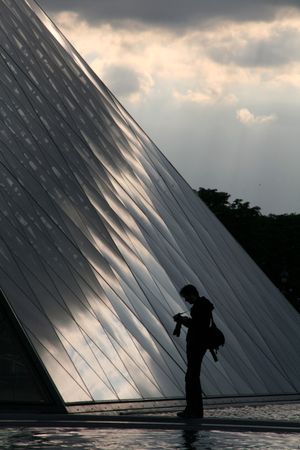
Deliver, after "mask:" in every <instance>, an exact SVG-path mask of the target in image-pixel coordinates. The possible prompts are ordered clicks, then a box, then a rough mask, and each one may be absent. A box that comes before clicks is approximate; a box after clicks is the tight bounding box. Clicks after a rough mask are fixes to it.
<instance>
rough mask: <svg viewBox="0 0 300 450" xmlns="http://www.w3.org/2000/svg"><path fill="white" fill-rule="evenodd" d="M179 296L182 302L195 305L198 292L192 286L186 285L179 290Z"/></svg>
mask: <svg viewBox="0 0 300 450" xmlns="http://www.w3.org/2000/svg"><path fill="white" fill-rule="evenodd" d="M179 294H180V297H182V298H184V300H185V301H186V302H188V303H190V304H191V305H192V304H193V303H195V301H196V300H197V298H199V292H198V291H197V289H196V288H195V286H193V285H192V284H187V285H186V286H183V288H182V289H180V292H179Z"/></svg>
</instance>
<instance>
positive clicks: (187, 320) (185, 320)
mask: <svg viewBox="0 0 300 450" xmlns="http://www.w3.org/2000/svg"><path fill="white" fill-rule="evenodd" d="M191 322H192V319H191V318H190V317H187V316H181V324H182V325H183V326H185V327H187V328H189V326H190V325H191Z"/></svg>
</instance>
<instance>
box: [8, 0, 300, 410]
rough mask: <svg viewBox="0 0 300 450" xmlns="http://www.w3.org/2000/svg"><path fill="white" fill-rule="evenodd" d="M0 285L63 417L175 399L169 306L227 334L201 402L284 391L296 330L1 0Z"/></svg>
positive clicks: (176, 354) (257, 277)
mask: <svg viewBox="0 0 300 450" xmlns="http://www.w3.org/2000/svg"><path fill="white" fill-rule="evenodd" d="M0 186H1V189H0V206H1V207H0V232H1V234H0V236H1V241H0V280H1V289H2V291H3V293H4V295H5V298H6V299H7V303H8V307H9V308H10V310H11V311H12V312H13V314H14V315H15V317H17V319H18V321H19V324H20V325H19V326H21V327H22V330H23V332H24V333H25V335H26V337H27V339H28V344H29V346H30V347H31V348H32V350H33V351H34V352H35V354H37V355H38V358H39V363H40V365H41V367H42V368H43V370H44V371H45V374H47V376H48V377H49V379H50V380H51V382H52V383H53V384H54V385H55V387H56V389H57V391H58V393H59V395H60V398H61V400H62V402H64V404H66V405H74V404H82V403H83V404H93V403H99V402H121V401H139V400H141V401H142V400H167V399H177V398H183V397H184V374H185V336H184V335H182V336H181V337H180V339H178V338H176V337H173V336H172V331H173V328H174V322H173V319H172V316H173V315H174V314H176V313H178V312H180V311H184V310H186V305H185V304H184V302H183V301H182V300H181V299H180V297H179V295H178V289H179V288H181V287H182V286H183V285H184V284H187V283H192V284H194V285H196V286H197V287H198V289H199V291H200V293H201V294H203V295H206V296H207V297H208V298H210V299H211V301H212V302H213V303H214V305H215V311H216V313H215V315H216V322H217V324H218V325H220V327H221V329H222V330H223V331H224V334H225V336H226V346H225V347H224V349H222V352H221V354H220V358H219V362H218V363H217V364H216V363H214V361H213V360H212V358H211V357H210V356H209V355H208V356H206V358H205V363H204V369H203V376H202V385H203V390H204V394H205V396H206V397H217V398H221V397H236V398H237V397H251V396H274V395H297V394H299V391H300V353H299V348H300V326H299V325H300V320H299V317H298V316H296V313H295V312H294V310H293V309H292V307H291V306H290V305H289V304H288V303H287V301H286V300H285V299H284V298H283V297H282V296H281V294H280V293H279V292H278V290H277V289H276V288H275V287H274V286H273V285H272V284H271V283H270V281H269V280H268V279H267V278H266V277H265V275H264V274H263V273H262V272H261V271H260V270H259V269H258V267H257V266H256V265H255V264H254V263H253V262H252V260H251V259H250V258H249V257H248V255H247V254H246V253H245V252H244V251H243V249H242V248H241V247H240V246H239V245H238V244H237V243H236V242H235V240H234V239H233V238H232V237H231V236H230V235H229V233H228V232H227V231H226V230H225V229H224V227H223V226H222V225H221V224H220V223H219V222H218V220H217V219H216V218H215V217H214V216H213V215H212V214H211V212H210V211H209V210H208V209H207V208H206V206H205V205H204V204H203V203H202V202H201V201H200V199H199V198H198V197H197V196H196V195H195V194H194V192H193V191H192V189H191V188H190V187H189V186H188V184H187V183H186V182H185V181H184V179H183V178H182V177H181V176H180V175H179V174H178V172H177V171H176V170H175V169H174V167H172V165H171V164H170V163H169V162H168V161H167V159H166V158H165V157H164V156H163V154H162V153H161V152H160V151H159V149H158V148H157V147H156V146H155V144H154V143H153V142H152V141H151V140H150V139H149V138H148V136H147V135H146V134H145V133H144V132H143V131H142V130H141V128H140V127H139V126H138V125H137V124H136V122H135V121H134V120H133V119H132V118H131V117H130V116H129V115H128V113H127V112H126V111H125V110H124V108H123V107H122V106H121V105H120V103H119V102H118V101H117V100H116V98H115V97H114V96H113V95H112V94H111V93H110V91H109V90H108V89H107V88H106V86H104V85H103V83H102V82H101V81H100V80H99V79H98V78H97V76H96V75H95V74H94V73H93V72H92V70H91V69H90V68H89V67H88V66H87V64H86V63H85V62H84V61H83V60H82V58H81V57H80V56H79V55H78V53H77V52H76V51H75V50H74V48H73V47H72V46H71V45H70V44H69V43H68V42H67V41H66V39H65V38H64V37H63V36H62V34H61V33H60V32H59V31H58V29H57V28H56V27H55V26H54V24H53V23H52V22H51V21H50V20H49V18H48V17H47V16H46V15H45V14H44V13H43V12H42V10H41V9H40V8H39V7H38V6H37V4H36V3H35V2H34V1H33V0H0Z"/></svg>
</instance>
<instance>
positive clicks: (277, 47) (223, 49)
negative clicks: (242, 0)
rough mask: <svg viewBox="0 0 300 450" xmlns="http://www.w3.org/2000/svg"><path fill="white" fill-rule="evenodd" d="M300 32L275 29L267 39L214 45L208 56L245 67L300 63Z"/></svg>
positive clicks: (223, 62)
mask: <svg viewBox="0 0 300 450" xmlns="http://www.w3.org/2000/svg"><path fill="white" fill-rule="evenodd" d="M299 48H300V31H299V30H298V29H295V28H292V29H279V30H278V29H277V28H276V29H274V30H273V33H271V34H270V36H268V37H267V38H259V37H258V38H253V37H252V38H251V39H247V40H245V39H244V40H242V41H241V42H235V41H234V40H233V41H232V42H231V44H228V43H227V44H226V43H225V45H224V44H222V43H221V44H217V45H213V46H212V47H211V48H210V49H209V50H208V55H209V56H210V57H211V58H212V59H213V60H214V61H216V62H218V63H221V64H226V65H228V64H236V65H238V66H243V67H259V66H260V67H270V66H281V65H284V64H288V63H290V62H292V61H299V59H300V55H299Z"/></svg>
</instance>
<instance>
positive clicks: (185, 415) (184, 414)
mask: <svg viewBox="0 0 300 450" xmlns="http://www.w3.org/2000/svg"><path fill="white" fill-rule="evenodd" d="M177 417H180V418H182V419H203V414H202V413H201V412H193V411H186V410H183V411H180V412H178V413H177Z"/></svg>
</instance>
